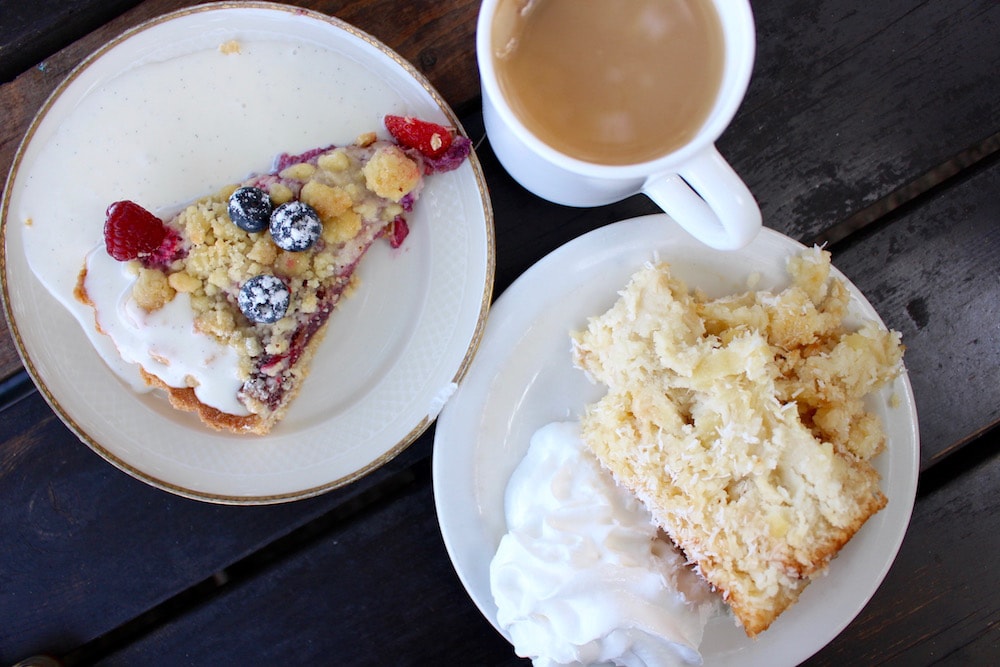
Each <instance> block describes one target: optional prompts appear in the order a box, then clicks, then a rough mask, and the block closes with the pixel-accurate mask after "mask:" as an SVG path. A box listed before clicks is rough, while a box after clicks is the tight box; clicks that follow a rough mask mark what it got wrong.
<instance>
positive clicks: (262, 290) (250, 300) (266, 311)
mask: <svg viewBox="0 0 1000 667" xmlns="http://www.w3.org/2000/svg"><path fill="white" fill-rule="evenodd" d="M290 297H291V295H290V293H289V291H288V286H287V285H285V283H284V282H282V280H281V279H280V278H276V277H275V276H272V275H268V274H262V275H259V276H254V277H253V278H251V279H250V280H248V281H246V282H245V283H243V287H241V288H240V295H239V299H238V300H239V304H240V310H242V311H243V314H244V315H246V316H247V319H248V320H250V321H251V322H259V323H260V324H271V323H272V322H277V321H278V320H280V319H281V318H282V317H284V316H285V311H287V310H288V301H289V298H290Z"/></svg>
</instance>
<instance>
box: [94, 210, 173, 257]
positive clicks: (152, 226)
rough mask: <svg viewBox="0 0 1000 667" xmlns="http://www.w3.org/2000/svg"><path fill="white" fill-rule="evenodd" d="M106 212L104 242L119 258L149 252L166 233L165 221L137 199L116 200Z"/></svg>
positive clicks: (109, 251) (159, 242) (139, 255)
mask: <svg viewBox="0 0 1000 667" xmlns="http://www.w3.org/2000/svg"><path fill="white" fill-rule="evenodd" d="M106 215H107V218H106V219H105V221H104V246H105V247H106V248H107V250H108V254H109V255H111V256H112V257H114V258H115V259H117V260H118V261H119V262H127V261H129V260H131V259H137V258H139V257H143V256H147V255H150V254H151V253H153V252H154V251H155V250H157V249H158V248H159V247H160V244H162V243H163V240H164V239H165V238H166V237H167V228H166V227H165V226H164V224H163V221H162V220H160V219H159V218H157V217H156V216H155V215H153V214H152V213H150V212H149V211H147V210H146V209H144V208H143V207H142V206H139V205H138V204H136V203H135V202H131V201H118V202H115V203H113V204H111V206H109V207H108V210H107V213H106Z"/></svg>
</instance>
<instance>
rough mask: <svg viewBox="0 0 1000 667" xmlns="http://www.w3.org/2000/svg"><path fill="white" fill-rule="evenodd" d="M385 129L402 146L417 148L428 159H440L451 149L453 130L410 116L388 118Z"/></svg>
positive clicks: (386, 118)
mask: <svg viewBox="0 0 1000 667" xmlns="http://www.w3.org/2000/svg"><path fill="white" fill-rule="evenodd" d="M385 128H386V129H387V130H389V134H391V135H392V136H393V138H394V139H395V140H396V141H397V142H399V145H400V146H404V147H406V148H415V149H417V150H418V151H420V152H421V153H423V154H424V155H426V156H427V157H430V158H435V157H440V156H441V155H443V154H444V152H445V151H447V150H448V149H449V148H450V147H451V142H452V139H453V138H452V134H451V130H450V129H449V128H447V127H445V126H443V125H438V124H436V123H431V122H428V121H426V120H420V119H419V118H410V117H409V116H391V115H390V116H386V117H385Z"/></svg>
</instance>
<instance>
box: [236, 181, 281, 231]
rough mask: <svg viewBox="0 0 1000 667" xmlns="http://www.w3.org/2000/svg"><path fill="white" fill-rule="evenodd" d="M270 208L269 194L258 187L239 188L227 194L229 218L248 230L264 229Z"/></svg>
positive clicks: (269, 216)
mask: <svg viewBox="0 0 1000 667" xmlns="http://www.w3.org/2000/svg"><path fill="white" fill-rule="evenodd" d="M272 210H274V206H273V205H272V204H271V197H270V195H268V194H267V193H266V192H264V191H263V190H261V189H260V188H253V187H245V188H240V189H238V190H237V191H236V192H234V193H233V194H231V195H230V196H229V219H230V220H232V221H233V223H234V224H235V225H236V226H237V227H239V228H240V229H243V230H246V231H248V232H262V231H264V230H265V229H266V228H267V224H268V222H269V221H270V220H271V211H272Z"/></svg>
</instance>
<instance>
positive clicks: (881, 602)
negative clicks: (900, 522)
mask: <svg viewBox="0 0 1000 667" xmlns="http://www.w3.org/2000/svg"><path fill="white" fill-rule="evenodd" d="M978 445H981V447H982V450H983V451H981V452H980V451H972V450H968V451H966V452H963V453H962V456H963V458H966V459H967V460H966V461H963V464H967V465H968V467H967V469H964V470H963V469H961V468H958V469H956V470H955V471H954V472H957V473H959V474H958V475H957V476H955V477H951V476H949V477H948V481H947V482H946V483H944V484H943V485H941V486H939V487H937V488H934V489H932V490H930V491H929V492H926V493H924V494H922V495H921V497H920V498H919V499H918V501H917V504H916V506H915V507H914V510H913V517H912V519H911V520H910V529H909V531H908V532H907V536H906V538H905V539H904V541H903V545H902V547H901V548H900V551H899V555H898V556H897V557H896V561H895V563H894V564H893V567H892V569H891V570H890V571H889V574H888V575H887V577H886V579H885V581H883V582H882V586H881V587H879V590H878V591H877V592H876V593H875V595H874V596H873V598H872V600H871V601H870V602H869V603H868V605H867V606H866V607H865V609H864V610H863V611H862V612H861V614H859V615H858V617H857V618H855V619H854V621H853V622H852V623H851V624H850V625H849V626H848V627H847V628H845V629H844V631H843V632H842V633H841V634H840V635H839V636H838V637H837V638H836V639H834V641H833V642H831V643H830V644H829V645H828V646H827V647H826V648H825V649H824V650H823V651H821V652H820V653H819V654H817V655H816V656H815V657H814V658H813V659H812V660H810V661H808V662H806V663H805V664H806V665H808V666H809V667H820V666H822V665H831V666H832V665H838V666H839V665H875V664H878V665H898V666H899V667H915V666H919V665H940V666H947V665H955V666H956V667H957V666H960V665H961V666H965V665H990V664H996V660H997V657H998V656H1000V604H998V603H997V598H998V596H1000V570H998V569H997V568H996V566H995V563H996V558H995V557H994V556H995V554H996V553H998V550H1000V498H998V496H997V493H996V489H997V488H1000V432H994V433H992V434H991V435H990V436H988V437H986V438H984V439H983V440H982V441H981V442H980V443H978ZM977 449H978V446H977ZM922 486H923V482H922Z"/></svg>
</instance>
